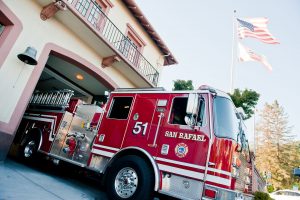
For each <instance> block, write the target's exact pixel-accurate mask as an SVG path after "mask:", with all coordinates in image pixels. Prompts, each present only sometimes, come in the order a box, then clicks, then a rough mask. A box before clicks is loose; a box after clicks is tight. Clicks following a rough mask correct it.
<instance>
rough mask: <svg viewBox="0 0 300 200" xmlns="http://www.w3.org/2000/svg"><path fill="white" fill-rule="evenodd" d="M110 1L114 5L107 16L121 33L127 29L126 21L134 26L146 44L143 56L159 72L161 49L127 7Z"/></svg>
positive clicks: (118, 0)
mask: <svg viewBox="0 0 300 200" xmlns="http://www.w3.org/2000/svg"><path fill="white" fill-rule="evenodd" d="M111 2H112V3H113V4H114V7H113V8H112V9H111V10H110V12H109V13H108V17H109V18H110V19H111V20H112V22H113V23H114V24H115V25H116V26H117V27H118V28H119V29H120V30H121V31H122V32H123V33H124V32H125V31H126V29H127V23H129V24H130V25H131V26H132V27H133V28H134V30H135V31H136V32H137V34H138V35H139V36H140V37H141V38H142V39H143V41H145V43H146V46H145V47H144V50H143V55H144V57H145V58H146V59H147V60H148V61H149V62H150V64H151V65H152V66H153V67H155V68H156V69H157V70H158V71H159V72H160V71H161V70H162V66H163V57H162V53H161V51H160V50H159V49H158V47H157V46H156V45H155V43H154V42H153V40H152V39H151V38H150V37H149V35H148V34H147V32H146V31H145V30H144V28H143V27H142V26H141V25H140V24H139V23H138V21H137V20H136V19H135V17H134V16H133V15H132V14H131V12H130V11H129V10H128V8H127V7H126V6H125V5H124V4H123V3H122V2H121V1H120V0H111Z"/></svg>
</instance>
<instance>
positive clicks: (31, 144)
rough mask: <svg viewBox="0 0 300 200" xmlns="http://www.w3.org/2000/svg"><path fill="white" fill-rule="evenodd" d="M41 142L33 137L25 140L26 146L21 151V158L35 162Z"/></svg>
mask: <svg viewBox="0 0 300 200" xmlns="http://www.w3.org/2000/svg"><path fill="white" fill-rule="evenodd" d="M38 145H39V140H38V139H37V138H35V137H33V136H29V137H27V138H26V139H25V142H24V144H23V145H22V146H21V147H20V149H19V156H18V157H19V158H21V159H22V160H28V161H29V160H33V159H34V158H35V157H36V154H37V150H38Z"/></svg>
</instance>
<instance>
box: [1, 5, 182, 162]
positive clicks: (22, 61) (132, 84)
mask: <svg viewBox="0 0 300 200" xmlns="http://www.w3.org/2000/svg"><path fill="white" fill-rule="evenodd" d="M176 63H177V61H176V59H175V58H174V56H173V54H172V53H171V52H170V50H169V49H168V47H167V46H166V45H165V43H164V42H163V40H162V38H161V37H160V36H159V35H158V34H157V32H156V31H155V30H154V28H153V27H152V25H151V24H150V23H149V21H148V20H147V18H146V17H145V16H144V14H143V13H142V11H141V10H140V8H139V7H138V5H137V4H136V3H135V1H134V0H30V1H20V0H0V161H1V160H4V159H5V157H6V155H7V153H8V151H9V148H10V145H11V143H12V141H13V138H14V134H15V131H16V130H17V128H18V126H19V123H20V121H21V119H22V117H23V114H24V112H25V109H26V107H27V105H28V102H29V101H30V98H31V96H32V94H33V92H34V91H37V90H38V91H49V90H61V89H70V90H73V91H74V96H75V97H77V98H80V99H82V100H83V101H84V102H86V103H93V102H95V101H101V100H102V99H103V98H104V96H103V94H104V92H105V91H111V90H114V89H115V88H136V87H139V88H140V87H156V86H157V85H158V83H159V81H160V74H161V70H162V69H163V67H164V66H167V65H173V64H176Z"/></svg>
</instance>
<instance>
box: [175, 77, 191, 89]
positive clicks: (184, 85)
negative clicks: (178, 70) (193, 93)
mask: <svg viewBox="0 0 300 200" xmlns="http://www.w3.org/2000/svg"><path fill="white" fill-rule="evenodd" d="M173 82H174V88H173V90H193V89H194V86H193V81H191V80H187V81H185V80H179V79H177V80H176V81H173Z"/></svg>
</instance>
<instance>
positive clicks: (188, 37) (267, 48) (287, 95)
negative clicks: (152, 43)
mask: <svg viewBox="0 0 300 200" xmlns="http://www.w3.org/2000/svg"><path fill="white" fill-rule="evenodd" d="M136 3H137V4H138V5H139V7H140V8H141V10H142V11H143V13H144V14H145V16H146V18H147V19H148V20H149V21H150V23H151V24H152V26H153V27H154V29H155V30H156V32H157V33H158V34H159V35H160V36H161V38H162V39H163V41H164V42H165V43H166V45H167V46H168V48H169V49H170V50H171V52H172V53H173V55H174V56H175V58H176V59H177V60H178V64H177V65H171V66H166V67H165V68H164V69H163V72H162V76H161V80H160V83H159V84H160V85H159V86H162V87H165V88H166V89H168V90H171V89H172V87H173V81H174V80H177V79H181V80H192V81H193V85H194V87H195V88H198V87H199V86H200V85H210V86H212V87H215V88H217V89H221V90H223V91H225V92H229V90H230V77H231V76H230V74H231V73H230V68H231V62H232V47H235V46H236V42H233V41H234V40H233V11H234V10H236V17H239V18H247V17H249V18H251V17H267V18H269V23H268V29H269V31H270V32H271V33H272V35H273V36H274V37H276V38H278V39H279V42H280V44H276V45H274V44H273V45H271V44H265V43H263V42H260V41H259V40H257V39H254V38H245V39H243V40H240V42H241V43H242V44H243V45H244V46H246V47H248V48H250V49H252V50H253V51H255V52H256V53H257V54H260V55H264V56H266V58H267V60H268V62H269V63H270V64H271V66H272V68H273V71H272V72H270V71H268V70H267V69H266V67H264V66H263V65H262V64H261V63H259V62H238V63H237V64H236V65H235V67H234V72H235V73H234V85H233V86H234V88H239V89H242V90H244V89H251V90H254V91H256V92H258V93H259V94H260V99H259V102H258V104H257V109H258V110H261V109H262V108H263V106H264V105H265V103H269V104H271V103H273V102H274V101H275V100H277V101H278V103H279V105H280V106H282V107H283V108H284V111H285V113H286V114H287V115H288V120H289V124H288V125H289V126H291V127H292V131H291V134H293V135H296V136H297V138H296V139H300V105H299V104H300V94H298V92H299V91H300V59H299V57H300V37H299V36H300V12H299V9H300V1H299V0H282V1H274V0H251V1H250V0H244V1H241V0H227V1H222V0H206V1H205V0H186V1H179V0H151V1H149V0H136ZM258 121H259V118H258V117H256V123H257V122H258ZM253 124H254V120H253V118H251V119H249V120H247V121H246V125H247V127H248V130H249V132H253V127H254V125H253ZM249 139H250V140H251V138H249Z"/></svg>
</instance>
